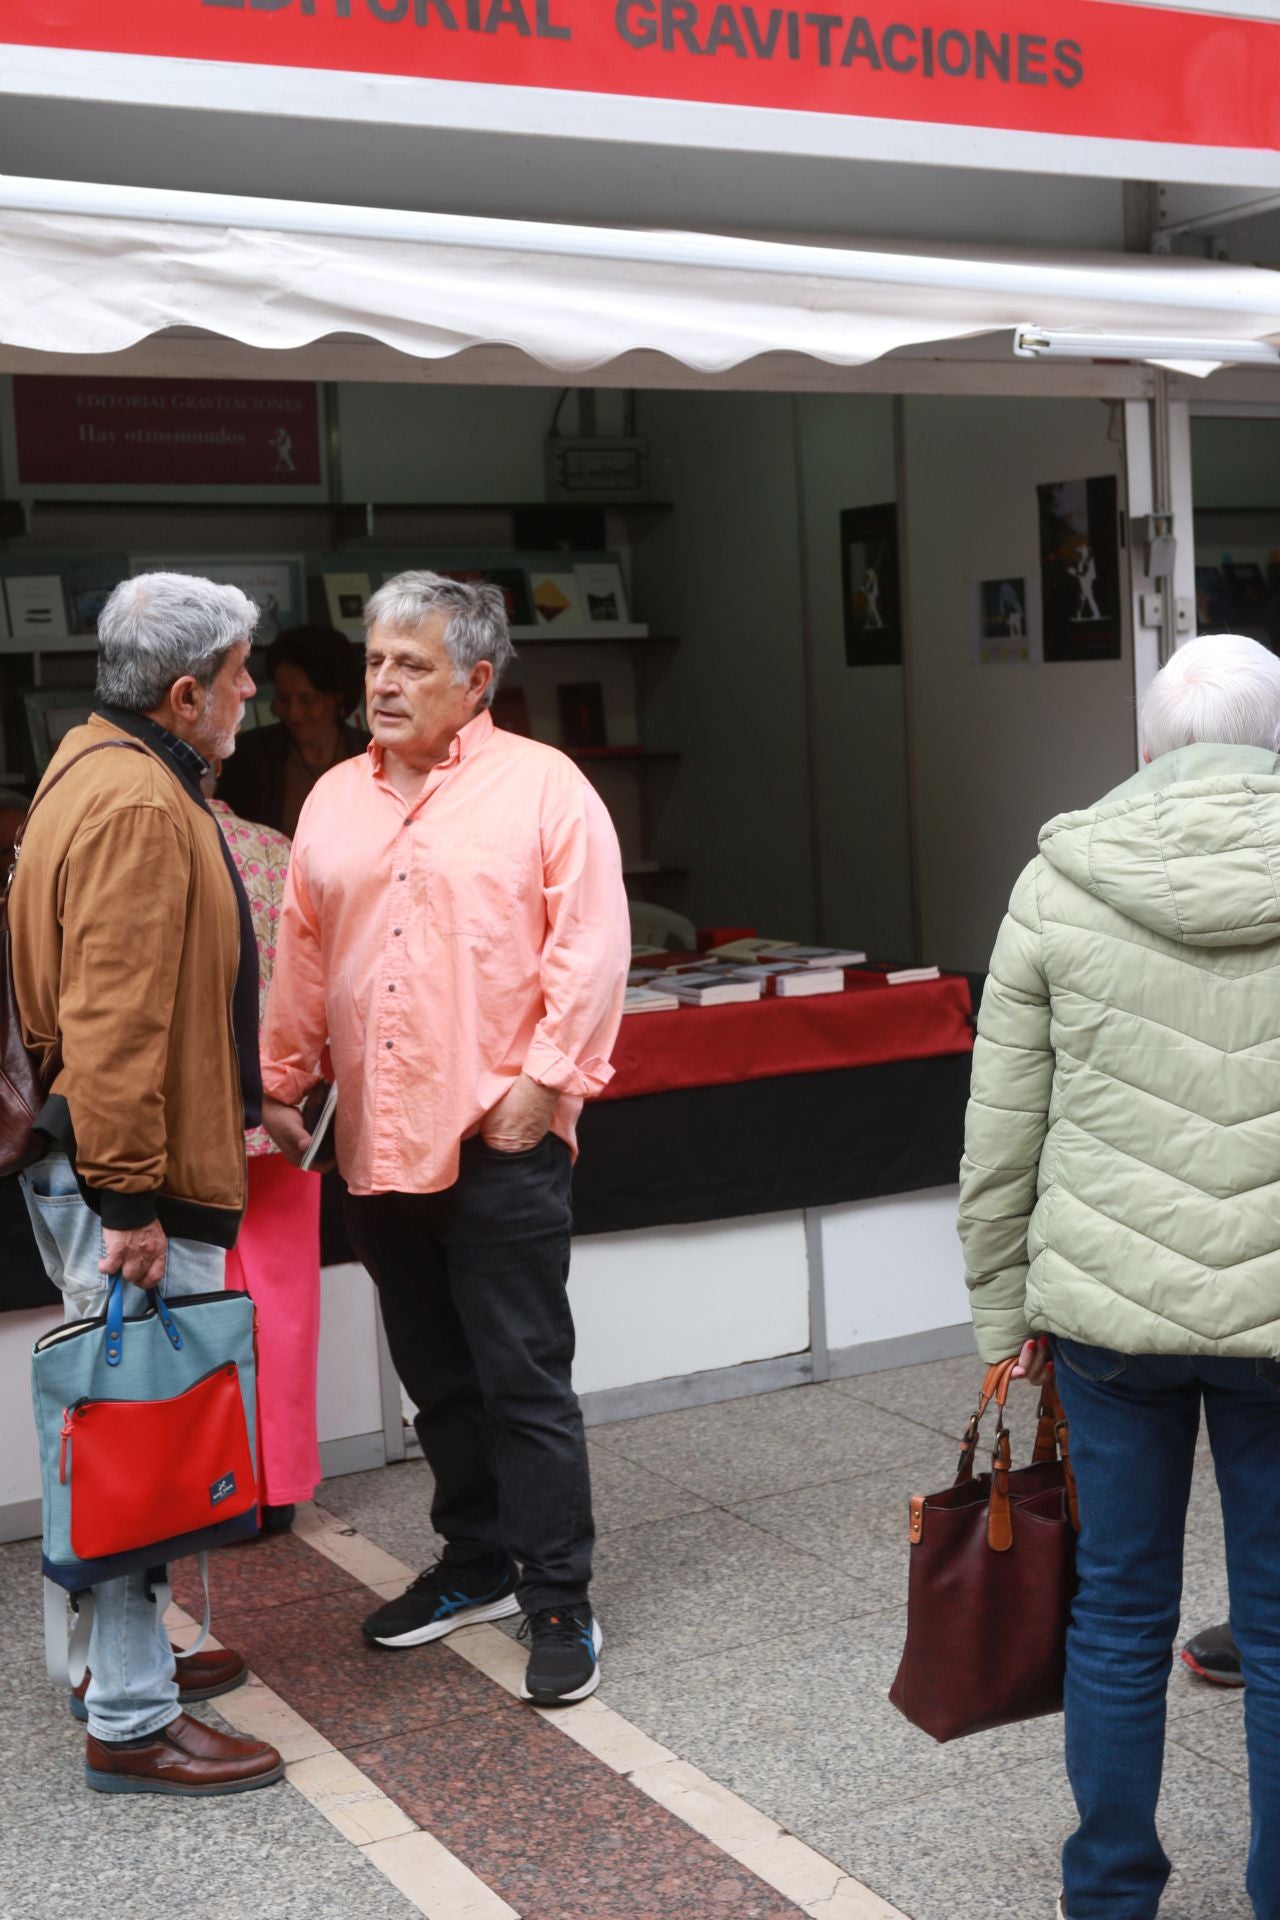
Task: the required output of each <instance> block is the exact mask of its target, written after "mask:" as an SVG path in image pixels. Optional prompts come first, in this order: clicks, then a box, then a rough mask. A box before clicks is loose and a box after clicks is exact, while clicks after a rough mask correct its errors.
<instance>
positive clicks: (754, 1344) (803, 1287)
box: [569, 1213, 809, 1393]
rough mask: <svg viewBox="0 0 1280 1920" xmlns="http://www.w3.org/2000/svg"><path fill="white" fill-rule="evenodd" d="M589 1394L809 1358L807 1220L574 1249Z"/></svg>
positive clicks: (657, 1234) (618, 1238) (586, 1243)
mask: <svg viewBox="0 0 1280 1920" xmlns="http://www.w3.org/2000/svg"><path fill="white" fill-rule="evenodd" d="M569 1297H570V1299H571V1301H572V1303H573V1315H574V1320H575V1323H576V1325H577V1329H578V1357H577V1362H576V1364H575V1366H574V1375H573V1377H574V1385H575V1386H576V1388H577V1389H578V1392H579V1393H594V1392H597V1391H599V1390H600V1389H601V1388H603V1387H621V1386H631V1385H634V1384H635V1383H637V1382H639V1381H643V1380H664V1379H667V1378H668V1377H669V1376H670V1375H672V1374H683V1373H700V1372H704V1371H706V1370H707V1369H709V1368H712V1367H732V1366H737V1365H739V1364H740V1363H741V1362H743V1361H745V1360H765V1359H771V1358H773V1356H775V1355H776V1354H782V1353H798V1352H800V1351H801V1350H802V1349H804V1348H805V1347H807V1346H808V1344H809V1279H808V1265H807V1262H806V1258H805V1244H804V1220H803V1216H802V1215H801V1214H799V1213H780V1214H767V1215H762V1216H760V1217H759V1218H757V1219H754V1220H737V1221H725V1222H713V1223H710V1224H708V1225H705V1226H695V1227H653V1228H649V1229H646V1230H645V1231H644V1232H642V1233H627V1234H593V1235H592V1236H591V1237H590V1238H589V1239H586V1240H578V1241H575V1242H574V1248H573V1267H572V1272H571V1275H570V1280H569Z"/></svg>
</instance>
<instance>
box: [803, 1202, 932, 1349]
mask: <svg viewBox="0 0 1280 1920" xmlns="http://www.w3.org/2000/svg"><path fill="white" fill-rule="evenodd" d="M957 1192H958V1190H957V1189H956V1188H955V1187H931V1188H929V1189H928V1190H927V1191H925V1192H921V1193H902V1194H896V1195H894V1196H892V1197H891V1198H889V1199H885V1200H860V1201H857V1202H856V1203H855V1204H853V1205H852V1206H847V1207H831V1208H829V1209H826V1210H824V1212H823V1214H822V1258H823V1268H824V1271H825V1274H826V1285H827V1342H828V1344H829V1346H830V1347H831V1348H832V1349H833V1350H835V1349H838V1348H840V1347H854V1346H859V1345H861V1344H862V1343H863V1342H864V1341H868V1340H893V1339H897V1338H900V1337H901V1336H902V1335H904V1334H913V1333H925V1332H930V1331H932V1330H933V1329H934V1328H936V1327H954V1326H959V1325H960V1324H961V1323H962V1322H963V1321H966V1320H967V1319H968V1318H969V1295H968V1290H967V1288H966V1287H965V1284H964V1261H963V1259H962V1258H961V1254H960V1242H959V1239H958V1238H957V1236H956V1203H957Z"/></svg>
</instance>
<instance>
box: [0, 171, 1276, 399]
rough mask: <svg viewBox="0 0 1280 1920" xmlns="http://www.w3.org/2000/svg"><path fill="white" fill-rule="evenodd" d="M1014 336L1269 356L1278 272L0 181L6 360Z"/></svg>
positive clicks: (898, 342)
mask: <svg viewBox="0 0 1280 1920" xmlns="http://www.w3.org/2000/svg"><path fill="white" fill-rule="evenodd" d="M1023 324H1027V325H1033V326H1036V327H1038V328H1041V329H1046V330H1055V331H1059V332H1062V331H1065V332H1084V333H1090V334H1091V333H1097V334H1100V335H1123V336H1125V337H1126V338H1127V339H1129V340H1131V341H1132V340H1136V341H1137V342H1138V346H1139V349H1140V347H1141V343H1142V341H1143V340H1146V339H1150V340H1151V341H1152V343H1153V348H1154V346H1155V344H1156V343H1157V342H1158V341H1159V340H1161V339H1168V338H1169V337H1171V336H1177V337H1179V338H1181V339H1183V340H1190V341H1195V340H1197V339H1203V340H1213V341H1219V342H1226V341H1236V342H1241V343H1245V342H1253V343H1259V342H1272V343H1276V342H1280V275H1277V274H1275V273H1272V272H1270V271H1268V270H1265V269H1261V268H1257V267H1246V266H1234V265H1226V264H1222V263H1219V262H1214V261H1206V260H1185V259H1169V258H1138V257H1135V256H1132V255H1116V254H1088V255H1085V254H1077V255H1065V254H1051V255H1028V254H1023V253H1017V252H1013V251H996V250H991V249H982V250H978V249H974V250H971V251H970V252H967V253H965V254H963V255H961V254H958V253H955V252H942V251H939V252H934V253H929V254H920V253H907V252H895V251H892V250H889V249H885V248H883V247H881V248H877V249H875V250H872V249H869V248H853V247H845V246H837V245H793V244H785V243H779V242H775V241H769V240H749V239H739V238H733V237H729V236H720V235H707V234H697V233H649V232H642V231H632V230H624V229H613V228H597V227H570V226H551V225H544V224H538V223H535V222H522V221H513V220H489V219H478V218H470V217H466V216H455V215H441V214H420V213H398V212H393V211H384V210H378V209H370V208H363V207H340V206H323V205H316V204H312V203H309V202H300V201H273V200H258V199H248V198H236V197H232V196H229V195H228V196H223V195H209V194H189V193H178V192H166V191H160V190H156V189H145V188H116V187H102V186H96V185H85V184H79V183H69V182H63V181H38V180H19V179H14V178H6V177H2V176H0V344H4V345H8V346H10V347H18V348H29V349H34V350H37V351H43V352H53V353H68V354H81V355H83V354H110V353H116V352H119V351H121V350H123V349H125V348H127V347H130V346H133V345H135V344H136V343H138V342H139V341H142V340H145V339H148V338H150V337H151V336H152V335H154V334H157V333H160V332H162V331H164V330H165V329H169V328H198V329H204V330H206V331H208V332H211V333H213V334H218V335H222V336H225V337H226V338H228V339H231V340H235V341H239V342H241V343H243V344H245V345H247V346H252V347H258V348H276V349H281V348H294V347H300V346H304V345H307V344H309V343H311V342H314V341H318V340H322V339H325V338H331V337H333V336H334V335H345V336H348V337H350V336H352V335H355V336H363V337H366V338H370V339H373V340H377V341H381V342H383V343H384V344H386V345H387V346H390V347H393V348H395V349H397V350H398V351H400V352H402V353H406V354H411V355H414V356H417V357H419V358H422V359H442V358H446V357H448V356H450V355H453V354H457V353H461V352H463V351H464V350H466V349H468V348H472V347H476V346H482V345H494V344H501V345H506V346H510V347H514V348H516V349H518V350H519V351H520V352H522V353H524V354H527V355H529V356H531V357H532V358H533V359H534V360H536V361H539V362H541V363H542V364H543V365H544V366H546V367H549V368H552V369H555V370H557V371H559V372H563V373H565V374H568V375H584V374H588V373H590V372H591V371H592V370H593V369H598V368H600V367H603V366H605V365H606V364H607V363H608V362H609V361H611V360H614V359H616V358H617V357H618V356H619V355H622V354H625V353H629V352H632V351H635V350H649V351H652V352H657V353H662V354H665V355H667V356H669V357H670V358H672V359H674V360H677V361H680V362H682V363H683V364H684V365H685V366H687V367H690V368H693V369H695V370H697V371H700V372H705V373H717V372H724V371H727V370H728V369H730V368H733V367H737V366H740V365H742V364H743V363H744V362H745V361H748V360H751V359H753V358H754V357H755V356H757V355H759V354H765V353H776V352H787V353H799V354H804V355H807V356H809V357H811V358H813V359H815V360H820V361H825V362H827V363H829V364H831V365H834V366H856V365H859V364H861V363H863V362H865V361H868V360H875V359H878V358H880V357H881V356H882V355H884V354H887V353H890V352H892V351H893V350H894V349H895V348H901V347H908V346H913V345H920V344H923V343H926V342H931V341H942V340H953V339H957V338H959V337H962V336H966V335H977V334H987V333H992V332H997V331H1000V330H1002V329H1008V328H1013V327H1016V326H1019V325H1023ZM1153 357H1158V355H1156V354H1154V353H1153ZM1224 357H1225V356H1224ZM1242 357H1243V356H1242ZM1206 370H1207V369H1206Z"/></svg>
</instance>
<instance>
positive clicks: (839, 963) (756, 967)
mask: <svg viewBox="0 0 1280 1920" xmlns="http://www.w3.org/2000/svg"><path fill="white" fill-rule="evenodd" d="M713 957H714V958H716V959H719V960H728V961H731V962H733V963H734V964H735V965H737V966H739V967H740V968H741V969H742V971H743V972H744V973H747V974H750V975H754V976H756V977H757V978H759V979H761V980H763V981H766V982H767V983H768V984H769V986H770V988H771V990H772V991H773V992H774V993H776V994H777V995H778V996H779V997H780V998H781V999H784V1000H794V999H798V998H800V997H802V996H806V997H807V996H808V995H810V994H815V993H841V992H843V990H844V970H845V968H846V967H860V966H863V965H864V964H865V963H866V958H867V956H866V954H865V953H859V952H858V951H857V950H856V949H855V948H853V947H806V946H801V945H799V944H798V943H797V942H796V941H794V940H755V939H753V940H731V941H730V942H729V944H728V945H727V946H724V947H718V948H716V950H715V953H714V956H713Z"/></svg>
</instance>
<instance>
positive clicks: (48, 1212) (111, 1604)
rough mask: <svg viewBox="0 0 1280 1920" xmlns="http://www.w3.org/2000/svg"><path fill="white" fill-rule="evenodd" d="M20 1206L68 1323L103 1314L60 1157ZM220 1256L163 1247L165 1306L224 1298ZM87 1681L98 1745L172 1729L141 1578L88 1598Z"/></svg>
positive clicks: (135, 1298)
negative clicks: (182, 1297)
mask: <svg viewBox="0 0 1280 1920" xmlns="http://www.w3.org/2000/svg"><path fill="white" fill-rule="evenodd" d="M19 1180H20V1185H21V1187H22V1197H23V1199H24V1200H25V1201H26V1203H27V1212H28V1213H29V1214H30V1216H31V1230H32V1232H33V1233H34V1234H35V1237H36V1245H37V1247H38V1248H39V1249H40V1258H41V1259H42V1260H43V1262H44V1269H45V1272H46V1273H47V1274H48V1276H49V1278H50V1279H51V1280H52V1282H53V1284H54V1286H55V1287H57V1289H58V1291H59V1292H60V1293H61V1295H62V1305H63V1313H64V1315H65V1317H66V1319H68V1320H90V1319H94V1318H96V1317H97V1316H98V1315H99V1314H104V1313H105V1312H106V1309H107V1295H108V1293H109V1291H110V1278H109V1276H108V1275H106V1274H103V1273H99V1272H98V1262H99V1261H100V1260H101V1259H102V1257H103V1240H102V1222H101V1221H100V1220H99V1218H98V1216H97V1214H96V1213H94V1212H92V1210H91V1209H90V1208H89V1207H87V1206H86V1205H85V1203H84V1201H83V1200H82V1199H81V1198H80V1192H79V1189H78V1187H77V1186H76V1178H75V1174H74V1172H73V1171H72V1167H71V1162H70V1161H69V1160H68V1159H67V1156H66V1154H65V1153H50V1154H47V1155H46V1156H45V1158H44V1159H43V1160H37V1161H36V1163H35V1165H34V1166H30V1167H28V1168H27V1170H26V1172H25V1173H23V1174H21V1175H20V1176H19ZM226 1264H227V1256H226V1255H225V1253H223V1251H222V1249H221V1247H210V1246H205V1245H204V1244H203V1243H202V1242H200V1241H198V1240H170V1242H169V1262H168V1266H167V1267H166V1269H165V1276H164V1280H163V1282H162V1288H163V1291H164V1293H165V1295H166V1297H171V1296H173V1295H175V1294H181V1293H218V1292H220V1291H221V1290H222V1283H223V1276H224V1274H225V1271H226ZM147 1304H148V1295H147V1294H146V1293H144V1292H143V1290H142V1288H141V1287H133V1286H129V1285H126V1286H125V1289H124V1310H125V1313H126V1315H129V1314H136V1313H142V1312H143V1311H144V1309H145V1308H146V1306H147ZM89 1670H90V1673H91V1675H92V1678H91V1679H90V1682H89V1691H88V1693H87V1694H86V1695H85V1705H86V1707H87V1708H88V1710H89V1731H90V1733H91V1734H93V1736H94V1738H95V1739H97V1740H133V1739H140V1738H141V1736H142V1735H143V1734H145V1733H158V1732H159V1730H160V1728H161V1727H167V1726H168V1724H169V1722H170V1721H171V1720H176V1719H177V1717H178V1715H179V1713H180V1712H181V1711H182V1709H181V1708H180V1707H179V1705H178V1682H177V1679H176V1678H175V1673H174V1664H173V1651H172V1648H171V1647H170V1644H169V1635H168V1633H167V1632H166V1631H165V1626H164V1622H163V1620H161V1618H160V1610H159V1608H158V1607H157V1606H156V1604H155V1602H154V1601H153V1600H152V1599H151V1598H150V1595H149V1593H148V1590H147V1577H146V1575H145V1573H127V1574H124V1575H122V1576H121V1578H120V1579H118V1580H104V1581H102V1582H101V1584H100V1585H99V1586H96V1587H95V1588H94V1590H93V1637H92V1639H91V1640H90V1643H89Z"/></svg>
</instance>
